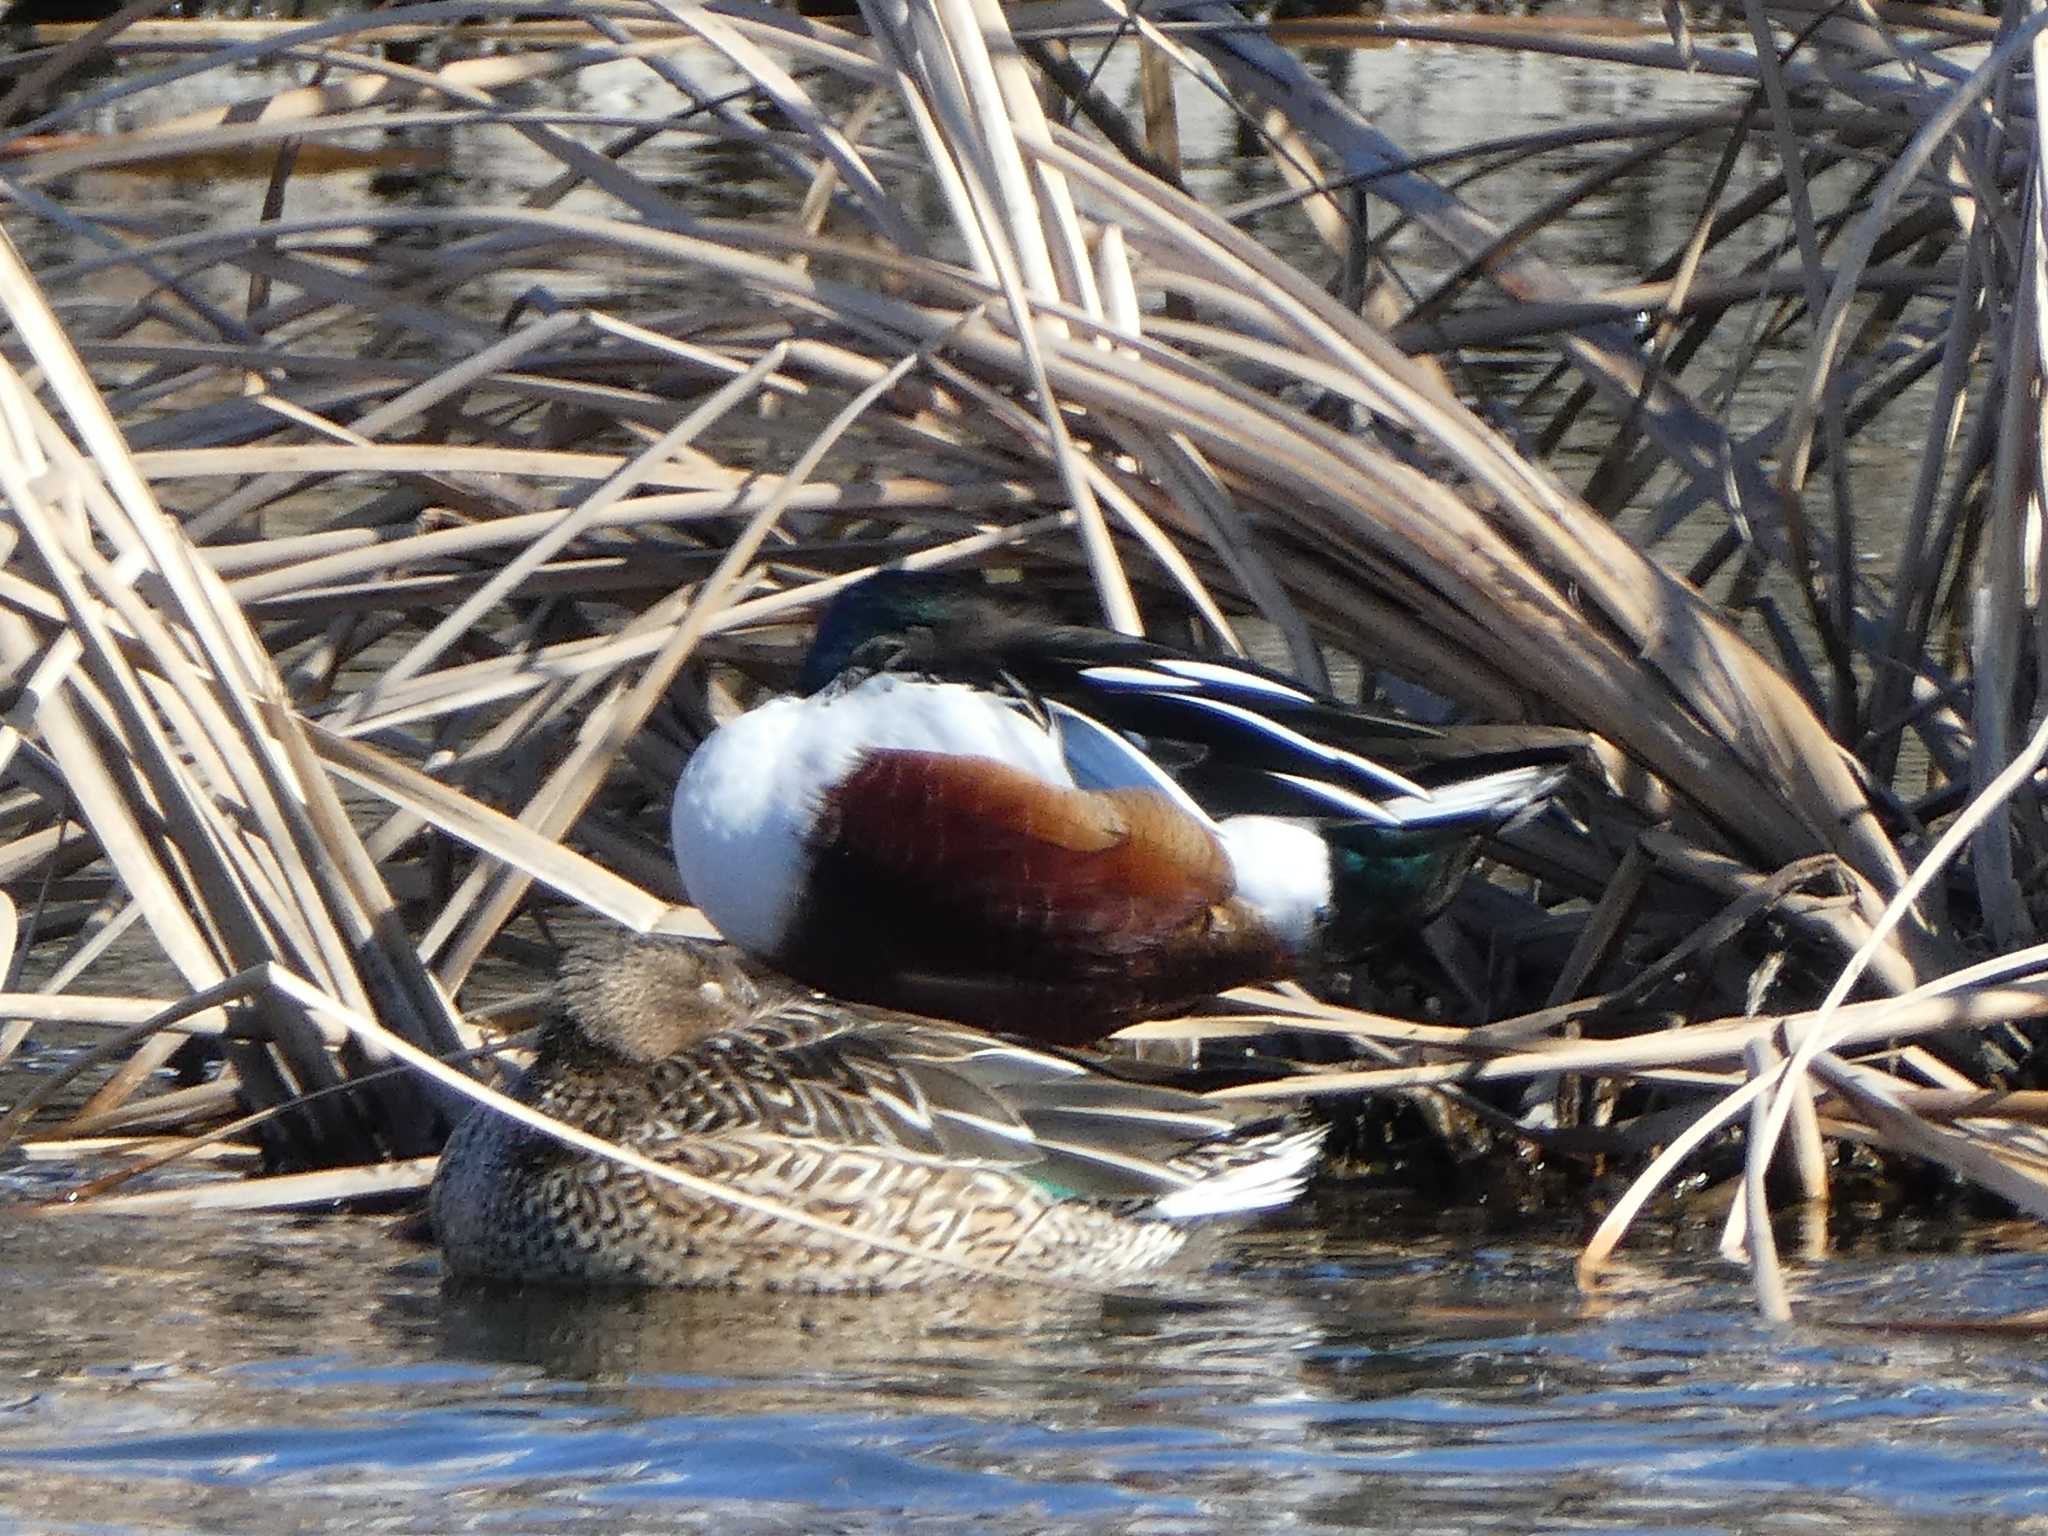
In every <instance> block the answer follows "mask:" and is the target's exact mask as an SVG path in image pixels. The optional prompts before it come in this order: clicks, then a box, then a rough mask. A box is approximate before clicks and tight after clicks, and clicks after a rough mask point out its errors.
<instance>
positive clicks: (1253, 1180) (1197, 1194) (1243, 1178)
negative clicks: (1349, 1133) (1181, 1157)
mask: <svg viewBox="0 0 2048 1536" xmlns="http://www.w3.org/2000/svg"><path fill="white" fill-rule="evenodd" d="M1322 1146H1323V1130H1322V1128H1321V1127H1320V1126H1318V1127H1312V1128H1310V1129H1308V1130H1304V1131H1299V1132H1297V1133H1296V1134H1294V1135H1292V1136H1289V1137H1288V1138H1287V1139H1286V1140H1284V1141H1281V1142H1279V1143H1277V1144H1275V1145H1274V1147H1273V1148H1272V1149H1271V1150H1270V1151H1269V1152H1268V1153H1267V1154H1266V1155H1265V1156H1264V1157H1262V1158H1260V1159H1259V1160H1258V1161H1256V1162H1251V1163H1241V1164H1239V1165H1238V1166H1236V1167H1234V1168H1226V1169H1223V1170H1222V1171H1220V1172H1218V1173H1216V1174H1214V1175H1213V1176H1211V1177H1209V1178H1206V1179H1203V1180H1201V1181H1200V1182H1198V1183H1195V1184H1190V1185H1189V1186H1188V1187H1187V1188H1186V1189H1181V1190H1176V1191H1174V1193H1172V1194H1170V1195H1168V1196H1166V1197H1165V1198H1164V1199H1161V1200H1158V1201H1155V1202H1154V1203H1153V1206H1152V1214H1153V1215H1154V1216H1161V1217H1164V1218H1166V1219H1167V1220H1168V1221H1188V1220H1191V1219H1193V1218H1194V1217H1197V1216H1235V1215H1240V1214H1242V1213H1243V1212H1246V1211H1267V1210H1271V1209H1272V1208H1273V1207H1275V1206H1279V1205H1285V1204H1287V1203H1288V1202H1289V1201H1290V1200H1292V1199H1293V1198H1294V1197H1295V1196H1296V1195H1298V1194H1300V1193H1301V1186H1302V1185H1303V1184H1305V1183H1307V1182H1308V1171H1309V1168H1310V1167H1311V1165H1313V1164H1314V1162H1315V1160H1316V1157H1317V1155H1318V1154H1319V1153H1320V1152H1321V1151H1322Z"/></svg>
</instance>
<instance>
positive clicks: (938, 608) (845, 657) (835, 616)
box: [797, 571, 980, 693]
mask: <svg viewBox="0 0 2048 1536" xmlns="http://www.w3.org/2000/svg"><path fill="white" fill-rule="evenodd" d="M979 591H980V584H979V582H978V581H977V580H976V579H975V577H974V576H973V574H972V573H967V572H955V571H877V572H875V574H874V575H872V576H869V577H867V578H866V579H865V580H862V581H857V582H855V583H854V584H853V585H852V586H850V587H848V588H846V589H845V590H844V591H842V592H841V593H840V594H839V595H838V596H837V597H835V598H833V599H832V601H831V602H830V603H829V604H827V605H826V608H825V613H824V616H823V617H822V618H820V619H819V620H818V633H817V635H816V636H815V637H814V638H813V639H812V641H811V649H810V651H809V652H808V654H806V655H805V657H804V664H803V669H802V671H800V672H799V673H798V674H797V689H798V691H799V692H802V693H816V692H817V691H818V690H819V689H820V688H823V687H824V686H825V685H826V684H827V683H829V682H831V681H832V679H833V678H835V677H837V676H838V675H839V674H840V673H842V672H844V671H845V670H846V668H847V666H848V664H849V663H851V662H852V660H853V658H854V654H855V653H856V652H857V651H859V650H860V648H861V647H862V646H864V645H867V644H869V643H870V642H871V641H875V640H882V639H889V638H893V637H895V636H898V635H904V634H907V633H909V632H910V631H911V630H913V629H918V628H921V627H928V626H931V625H935V624H937V623H938V622H939V621H940V620H942V619H944V618H945V617H946V616H947V615H948V614H950V613H952V612H954V611H956V610H957V609H958V608H959V607H960V606H961V605H962V604H963V603H968V602H972V601H973V599H974V597H975V595H976V594H977V593H978V592H979Z"/></svg>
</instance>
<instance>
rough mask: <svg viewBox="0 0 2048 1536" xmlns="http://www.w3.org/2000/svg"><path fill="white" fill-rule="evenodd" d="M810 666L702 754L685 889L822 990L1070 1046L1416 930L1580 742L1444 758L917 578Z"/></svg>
mask: <svg viewBox="0 0 2048 1536" xmlns="http://www.w3.org/2000/svg"><path fill="white" fill-rule="evenodd" d="M801 686H802V688H803V689H804V690H805V691H804V693H803V694H802V696H800V697H788V698H781V699H776V700H773V701H771V702H769V703H767V704H764V705H762V706H761V707H759V708H757V709H755V710H752V711H750V712H749V713H747V714H746V715H743V716H741V717H740V718H739V719H737V720H734V721H731V722H729V723H727V724H726V725H724V726H722V727H720V728H719V729H718V730H717V731H715V732H713V733H712V735H711V736H710V737H709V738H708V739H706V741H705V742H704V743H703V744H702V745H701V746H700V747H699V748H698V749H697V751H696V752H695V753H694V754H693V755H692V757H691V758H690V761H689V763H688V764H687V765H686V767H685V768H684V771H683V775H682V778H681V781H680V782H679V784H678V785H677V789H676V797H675V806H674V815H673V823H672V830H673V834H674V843H675V855H676V861H677V865H678V868H679V869H680V871H681V874H682V878H683V884H684V886H685V887H686V889H687V890H688V892H689V894H690V898H691V900H693V901H694V902H695V903H696V904H697V905H698V906H699V907H700V908H701V909H702V910H703V911H704V913H705V915H706V916H708V917H709V918H710V919H711V921H712V922H713V923H715V924H716V925H717V926H718V928H719V930H720V932H722V933H723V934H724V935H725V936H726V937H727V938H729V939H731V940H732V941H733V942H734V943H736V944H738V945H739V946H740V947H741V948H743V949H746V950H748V951H750V952H751V953H753V954H756V955H759V956H760V957H762V958H763V959H765V960H767V961H769V962H770V963H771V964H773V965H774V966H776V967H777V968H778V969H780V970H783V971H786V972H788V973H789V974H791V975H793V976H796V977H798V978H800V979H801V980H803V981H805V982H807V983H809V984H811V985H813V986H816V987H820V988H822V989H824V990H825V991H828V992H832V993H834V994H836V995H838V996H843V997H852V998H858V999H861V1000H864V1001H869V1002H876V1003H882V1004H886V1005H889V1006H893V1007H902V1008H909V1009H913V1010H915V1011H917V1012H920V1013H929V1014H937V1015H941V1016H943V1017H947V1018H954V1019H961V1020H965V1021H968V1022H971V1023H975V1024H981V1025H985V1026H987V1027H990V1028H996V1029H1002V1030H1006V1031H1010V1032H1013V1033H1018V1034H1024V1035H1028V1036H1031V1037H1033V1038H1036V1039H1042V1040H1050V1041H1055V1042H1058V1043H1064V1044H1078V1043H1081V1042H1084V1041H1087V1040H1091V1039H1095V1038H1098V1037H1099V1036H1101V1035H1104V1034H1107V1033H1109V1032H1110V1031H1111V1030H1114V1029H1117V1028H1119V1027H1121V1026H1122V1025H1124V1024H1128V1023H1131V1022H1133V1021H1135V1020H1137V1019H1141V1018H1146V1017H1152V1016H1156V1015H1158V1014H1161V1013H1165V1012H1170V1011H1172V1010H1174V1009H1177V1008H1181V1007H1185V1006H1186V1005H1188V1004H1190V1003H1192V1002H1194V1001H1196V1000H1198V999H1200V998H1203V997H1206V996H1209V995H1211V994H1213V993H1215V992H1217V991H1220V990H1222V989H1224V988H1226V987H1232V986H1237V985H1240V984H1243V983H1247V982H1254V981H1266V980H1274V979H1278V978H1281V977H1286V976H1291V975H1294V974H1297V973H1298V972H1300V971H1302V970H1303V969H1305V968H1309V967H1312V966H1314V965H1317V964H1324V963H1333V962H1341V961H1348V960H1354V959H1357V958H1359V957H1360V956H1361V955H1363V954H1364V953H1366V952H1367V951H1368V950H1369V949H1370V948H1371V947H1372V946H1373V945H1374V943H1376V942H1380V941H1384V940H1385V939H1386V938H1387V937H1388V936H1389V935H1390V934H1393V933H1398V932H1406V931H1412V929H1413V928H1414V927H1415V926H1417V925H1418V924H1419V923H1420V922H1422V921H1424V920H1426V919H1427V918H1429V917H1430V916H1433V915H1434V914H1435V913H1436V912H1437V911H1438V910H1440V909H1441V908H1442V906H1443V905H1444V903H1445V902H1446V901H1448V900H1449V898H1450V896H1451V894H1452V892H1453V891H1454V890H1455V888H1456V886H1457V883H1458V881H1459V880H1460V879H1461V878H1462V876H1463V874H1464V872H1465V870H1466V869H1467V868H1468V867H1469V865H1470V863H1471V861H1472V859H1473V857H1474V856H1475V852H1476V847H1477V840H1478V838H1479V837H1480V836H1482V835H1483V834H1485V833H1487V832H1490V831H1492V830H1494V829H1496V828H1498V827H1500V826H1501V825H1502V824H1504V823H1505V822H1507V821H1509V820H1510V819H1512V818H1514V817H1515V816H1517V815H1520V814H1521V813H1522V812H1524V811H1525V810H1527V809H1529V808H1530V807H1532V806H1534V805H1536V804H1538V803H1539V802H1541V801H1542V800H1543V799H1544V798H1545V797H1547V796H1548V795H1549V794H1550V792H1551V791H1552V790H1553V789H1554V788H1555V787H1556V785H1557V783H1558V781H1559V780H1560V778H1561V777H1562V776H1563V773H1564V771H1565V770H1564V767H1563V761H1564V759H1565V757H1566V756H1567V755H1568V754H1567V753H1566V752H1565V751H1564V750H1563V749H1560V748H1557V747H1555V746H1552V747H1549V748H1541V749H1536V750H1534V751H1530V750H1519V751H1516V752H1513V753H1507V754H1502V753H1492V754H1488V755H1486V756H1484V757H1480V758H1477V759H1473V758H1471V757H1469V756H1454V757H1451V758H1449V759H1447V760H1443V761H1437V762H1428V761H1427V760H1426V759H1427V758H1428V757H1429V755H1430V753H1429V751H1428V748H1429V746H1430V745H1431V744H1432V743H1433V742H1434V741H1436V740H1437V733H1435V732H1433V731H1431V730H1429V729H1428V728H1425V727H1422V726H1418V725H1414V724H1412V723H1409V722H1405V721H1398V720H1391V719H1388V718H1385V717H1381V716H1374V715H1369V714H1366V713H1364V712H1362V711H1359V710H1357V709H1354V708H1351V707H1349V706H1347V705H1345V704H1343V703H1341V702H1339V701H1337V700H1335V699H1331V698H1327V697H1324V696H1321V695H1318V694H1315V693H1313V692H1311V691H1309V690H1307V689H1304V688H1302V687H1301V686H1300V685H1298V684H1296V683H1294V682H1292V681H1291V680H1289V679H1287V678H1286V677H1284V676H1282V675H1281V674H1279V673H1276V672H1272V671H1270V670H1268V669H1265V668H1262V667H1258V666H1254V665H1251V664H1248V663H1242V662H1234V661H1224V660H1220V659H1217V658H1213V657H1206V656H1196V655H1192V654H1189V653H1187V652H1183V651H1178V650H1175V649H1173V648H1171V647H1168V646H1163V645H1158V644H1154V643H1151V642H1148V641H1143V640H1136V639H1132V638H1130V637H1127V636H1122V635H1114V634H1108V633H1105V632H1103V631H1099V630H1090V629H1080V628H1076V627H1072V626H1061V625H1051V624H1046V623H1043V622H1041V621H1037V620H1034V619H1032V618H1029V617H1027V616H1023V615H1020V614H1017V613H1015V612H1013V611H1010V610H1008V609H1006V608H1004V607H1002V606H1001V605H999V604H997V603H995V602H993V601H992V600H990V599H988V598H987V597H985V596H982V595H980V594H979V593H978V592H976V591H974V590H973V589H970V588H963V586H962V585H961V583H960V582H959V580H958V579H957V578H934V577H931V576H920V575H912V574H908V573H899V572H885V573H881V574H878V575H876V576H873V577H870V578H868V579H867V580H866V581H863V582H861V583H858V584H856V585H854V586H852V587H849V588H847V589H846V590H845V591H844V592H842V593H841V594H840V595H839V596H838V597H837V598H836V599H835V600H834V602H833V604H832V605H831V607H830V608H829V609H828V610H827V612H826V614H825V616H824V618H823V620H822V622H821V624H820V626H819V630H818V634H817V638H816V640H815V642H814V644H813V647H812V650H811V653H810V655H809V657H808V658H807V659H806V662H805V666H804V671H803V675H802V678H801ZM1139 740H1142V741H1143V742H1145V743H1146V745H1147V747H1148V748H1149V749H1150V750H1152V751H1154V752H1160V751H1162V750H1163V749H1164V747H1165V746H1166V745H1167V744H1169V743H1171V744H1176V745H1177V746H1178V748H1179V749H1180V753H1181V757H1182V758H1183V761H1181V762H1180V763H1179V764H1178V765H1177V766H1176V769H1175V771H1174V772H1173V773H1169V772H1167V771H1166V769H1164V768H1163V767H1161V766H1160V764H1159V763H1158V762H1155V761H1154V760H1153V759H1152V757H1149V756H1148V755H1147V753H1146V752H1145V751H1140V750H1139V748H1138V746H1137V745H1136V744H1135V743H1136V742H1137V741H1139ZM1367 744H1377V745H1379V746H1382V747H1386V746H1393V747H1397V748H1400V749H1401V750H1402V751H1403V752H1404V754H1405V755H1406V756H1407V757H1408V758H1410V759H1411V760H1413V761H1415V763H1416V766H1414V767H1412V768H1411V769H1410V770H1409V771H1408V772H1407V773H1397V772H1394V771H1392V770H1391V769H1389V768H1387V767H1385V766H1383V765H1381V764H1380V763H1379V762H1377V761H1375V760H1374V759H1373V757H1370V756H1368V755H1366V753H1365V752H1363V751H1361V750H1359V749H1360V747H1361V746H1363V745H1367ZM1225 811H1228V812H1235V813H1241V814H1227V815H1224V814H1220V813H1222V812H1225ZM1219 815H1220V819H1219Z"/></svg>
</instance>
